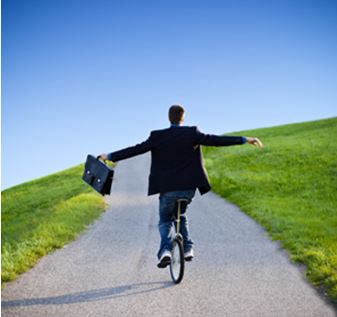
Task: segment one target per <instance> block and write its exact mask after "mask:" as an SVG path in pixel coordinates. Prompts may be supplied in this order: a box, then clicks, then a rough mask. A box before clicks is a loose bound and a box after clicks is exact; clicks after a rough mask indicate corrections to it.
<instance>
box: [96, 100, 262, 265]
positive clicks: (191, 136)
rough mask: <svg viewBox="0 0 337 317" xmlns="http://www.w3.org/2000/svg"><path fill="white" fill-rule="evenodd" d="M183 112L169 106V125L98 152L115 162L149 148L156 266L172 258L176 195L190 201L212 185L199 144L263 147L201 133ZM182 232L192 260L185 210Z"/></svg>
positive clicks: (257, 142) (252, 140)
mask: <svg viewBox="0 0 337 317" xmlns="http://www.w3.org/2000/svg"><path fill="white" fill-rule="evenodd" d="M184 113H185V111H184V109H183V107H182V106H180V105H173V106H171V107H170V109H169V120H170V123H171V126H170V127H169V128H167V129H163V130H156V131H152V132H151V134H150V136H149V138H148V139H147V140H146V141H144V142H142V143H140V144H137V145H135V146H131V147H128V148H125V149H123V150H120V151H116V152H112V153H110V154H104V153H103V154H101V155H100V157H101V158H102V159H103V160H110V161H114V162H117V161H120V160H123V159H127V158H130V157H133V156H136V155H139V154H143V153H145V152H148V151H151V158H152V162H151V171H150V177H149V188H148V195H153V194H159V232H160V236H161V243H160V247H159V251H158V254H157V256H158V259H159V262H158V265H157V266H158V267H159V268H164V267H166V266H167V265H169V264H170V262H171V248H172V239H173V237H174V214H175V208H176V201H177V199H179V198H185V199H187V200H188V201H189V203H190V202H191V201H192V199H193V197H194V194H195V191H196V189H197V188H198V189H199V192H200V194H205V193H206V192H208V191H209V190H210V189H211V186H210V183H209V180H208V176H207V172H206V170H205V167H204V164H203V158H202V152H201V148H200V145H209V146H229V145H236V144H245V143H249V144H254V145H257V146H259V147H263V144H262V143H261V141H260V140H259V139H257V138H251V137H241V136H217V135H209V134H203V133H201V132H200V131H199V130H198V129H197V127H185V126H183V123H184ZM184 211H185V210H184ZM181 234H182V236H183V238H184V257H185V259H186V261H191V260H192V259H193V257H194V252H193V241H192V239H191V237H190V235H189V227H188V219H187V215H186V212H183V214H182V215H181Z"/></svg>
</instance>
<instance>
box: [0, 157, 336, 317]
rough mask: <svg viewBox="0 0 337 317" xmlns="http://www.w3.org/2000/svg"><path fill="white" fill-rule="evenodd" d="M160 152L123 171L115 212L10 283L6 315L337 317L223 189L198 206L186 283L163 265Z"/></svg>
mask: <svg viewBox="0 0 337 317" xmlns="http://www.w3.org/2000/svg"><path fill="white" fill-rule="evenodd" d="M149 164H150V158H149V156H148V155H142V156H139V157H136V158H132V159H129V160H126V161H123V162H120V163H119V164H118V166H117V168H116V177H115V180H114V184H113V188H112V194H111V196H109V198H108V202H109V209H108V210H107V211H106V212H105V213H104V214H103V215H102V217H101V218H100V219H99V220H98V221H96V222H95V223H94V224H93V225H92V226H90V227H89V228H88V230H87V231H86V232H85V233H84V234H82V235H81V236H80V237H79V238H78V239H77V240H76V241H74V242H72V243H70V244H68V245H67V246H65V247H64V248H63V249H60V250H57V251H56V252H54V253H52V254H50V255H48V256H45V257H44V258H43V259H41V261H40V262H39V263H38V264H37V265H36V266H35V267H34V268H33V269H31V270H30V271H29V272H27V273H25V274H23V275H22V276H20V277H19V278H18V279H17V280H16V281H14V282H12V283H8V284H7V285H6V287H5V288H4V289H3V290H2V316H15V317H20V316H34V317H39V316H41V317H42V316H43V317H49V316H57V317H60V316H62V317H65V316H71V317H85V316H95V317H101V316H109V317H110V316H132V317H135V316H151V317H155V316H164V317H165V316H184V317H185V316H187V317H188V316H212V317H213V316H219V317H223V316H230V317H236V316H249V317H251V316H252V317H253V316H256V317H264V316H266V317H271V316H291V317H293V316H294V317H300V316H305V317H310V316H315V317H316V316H317V317H324V316H336V313H335V310H334V308H333V307H332V306H331V305H329V304H328V303H327V302H326V301H325V300H324V298H323V297H322V296H320V295H319V293H318V292H317V291H316V290H315V289H314V288H313V287H312V286H311V285H310V284H308V283H307V282H306V281H305V279H304V272H303V269H301V268H300V267H299V266H296V265H294V264H292V263H291V262H290V261H289V258H288V256H287V253H286V252H285V251H284V250H282V248H281V247H280V245H279V244H278V243H277V242H272V241H271V240H270V239H269V238H268V235H267V234H266V232H265V231H264V230H263V229H262V228H261V227H260V226H259V225H258V224H256V223H255V222H254V221H253V220H252V219H250V218H249V217H248V216H246V215H245V214H244V213H243V212H241V211H240V210H239V209H238V208H237V207H236V206H234V205H232V204H230V203H228V202H226V201H225V200H223V199H222V198H220V197H218V196H217V195H215V194H214V193H208V194H206V195H204V196H199V195H197V196H196V197H195V199H194V200H193V202H192V204H191V206H190V208H189V210H188V214H189V220H190V230H191V235H192V238H193V239H194V242H195V259H194V260H193V262H191V263H187V266H186V272H185V276H184V280H183V281H182V283H181V284H179V285H174V284H173V283H172V282H171V279H170V275H169V270H168V269H158V268H157V267H156V263H157V259H156V253H157V248H158V245H159V233H158V229H157V223H158V196H152V197H147V196H146V191H147V177H148V171H149Z"/></svg>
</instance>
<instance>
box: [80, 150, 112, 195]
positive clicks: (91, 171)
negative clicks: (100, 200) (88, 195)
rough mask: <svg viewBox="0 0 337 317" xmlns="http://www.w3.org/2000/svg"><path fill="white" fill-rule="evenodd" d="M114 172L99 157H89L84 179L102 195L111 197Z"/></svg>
mask: <svg viewBox="0 0 337 317" xmlns="http://www.w3.org/2000/svg"><path fill="white" fill-rule="evenodd" d="M113 175H114V170H113V169H112V168H111V167H109V166H108V165H106V164H104V163H103V162H102V161H100V160H99V159H98V158H97V157H95V156H93V155H90V154H89V155H88V156H87V160H86V162H85V168H84V173H83V176H82V179H83V180H84V181H85V182H86V183H88V184H89V185H90V186H91V187H92V188H94V189H95V190H96V191H98V192H99V193H100V194H102V195H110V191H111V184H112V178H113Z"/></svg>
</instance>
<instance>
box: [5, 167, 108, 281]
mask: <svg viewBox="0 0 337 317" xmlns="http://www.w3.org/2000/svg"><path fill="white" fill-rule="evenodd" d="M83 168H84V167H83V165H79V166H76V167H73V168H70V169H67V170H65V171H63V172H59V173H56V174H53V175H50V176H47V177H43V178H40V179H37V180H35V181H31V182H28V183H24V184H22V185H19V186H15V187H12V188H10V189H7V190H4V191H3V192H2V195H1V197H2V219H1V224H2V231H1V239H2V245H1V251H2V258H1V261H2V272H1V280H2V282H6V281H10V280H13V279H15V277H16V276H17V275H18V274H20V273H22V272H25V271H26V270H28V269H29V268H30V267H32V266H33V265H34V264H35V263H36V262H37V260H38V259H39V258H40V257H41V256H43V255H45V254H47V253H48V252H50V251H52V250H54V249H56V248H60V247H62V246H63V245H64V244H66V243H67V242H69V241H71V240H73V239H74V238H75V237H76V236H77V235H78V233H79V232H81V231H82V230H83V229H84V228H85V227H86V226H87V225H88V224H90V223H91V222H92V221H93V220H94V219H96V218H97V217H98V216H99V215H100V214H101V212H102V211H103V210H104V209H105V203H104V200H103V198H102V196H100V195H99V194H97V193H95V192H94V191H93V190H92V189H91V188H90V187H89V186H88V185H86V184H85V183H84V182H83V181H82V179H81V176H82V173H83Z"/></svg>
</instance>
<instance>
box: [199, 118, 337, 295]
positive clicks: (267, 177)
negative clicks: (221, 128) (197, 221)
mask: <svg viewBox="0 0 337 317" xmlns="http://www.w3.org/2000/svg"><path fill="white" fill-rule="evenodd" d="M234 134H235V133H234ZM236 134H238V135H248V136H257V137H260V138H261V140H262V141H263V142H264V143H265V148H264V149H262V150H259V149H257V148H253V147H252V146H248V145H245V146H234V147H227V148H204V149H203V151H204V153H205V158H206V166H207V169H208V171H209V175H210V178H211V182H212V185H213V189H214V191H215V192H217V193H218V194H220V195H222V196H223V197H226V198H227V199H228V200H230V201H232V202H234V203H235V204H237V205H239V206H240V207H241V209H242V210H243V211H245V212H246V213H247V214H249V215H250V216H252V217H253V218H255V219H256V220H257V221H258V222H260V223H261V224H262V225H263V226H264V227H265V228H267V230H268V231H269V233H270V234H271V236H272V237H273V238H274V239H277V240H280V241H281V242H282V244H283V246H284V247H285V248H287V249H288V250H289V251H290V253H291V255H292V259H293V260H295V261H298V262H301V263H304V264H306V266H307V268H308V270H307V276H308V278H309V279H310V280H311V282H312V283H314V284H315V285H323V286H324V287H325V288H326V289H327V291H328V293H329V295H330V297H331V298H332V299H333V300H334V301H337V199H336V189H337V160H336V153H337V143H336V141H335V138H336V135H337V118H331V119H326V120H320V121H314V122H306V123H300V124H292V125H285V126H279V127H272V128H265V129H258V130H251V131H242V132H240V133H236Z"/></svg>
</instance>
